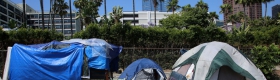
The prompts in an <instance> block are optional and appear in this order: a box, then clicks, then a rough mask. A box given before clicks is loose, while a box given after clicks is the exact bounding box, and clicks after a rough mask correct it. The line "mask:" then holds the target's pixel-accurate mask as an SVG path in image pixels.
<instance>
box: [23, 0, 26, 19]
mask: <svg viewBox="0 0 280 80" xmlns="http://www.w3.org/2000/svg"><path fill="white" fill-rule="evenodd" d="M22 3H23V4H22V6H23V18H22V21H23V24H26V20H25V19H26V17H25V16H26V11H25V0H22Z"/></svg>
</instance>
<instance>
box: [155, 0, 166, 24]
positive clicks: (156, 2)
mask: <svg viewBox="0 0 280 80" xmlns="http://www.w3.org/2000/svg"><path fill="white" fill-rule="evenodd" d="M159 1H160V2H163V1H164V0H159ZM153 5H154V15H155V26H157V18H156V11H157V6H158V1H157V0H153Z"/></svg>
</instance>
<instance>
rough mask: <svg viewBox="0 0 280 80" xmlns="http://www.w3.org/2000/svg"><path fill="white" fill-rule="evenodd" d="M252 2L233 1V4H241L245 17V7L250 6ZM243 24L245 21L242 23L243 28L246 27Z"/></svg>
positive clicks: (248, 0)
mask: <svg viewBox="0 0 280 80" xmlns="http://www.w3.org/2000/svg"><path fill="white" fill-rule="evenodd" d="M252 2H253V1H251V0H235V4H242V6H243V12H244V13H245V15H246V12H245V9H246V6H248V5H250V4H251V3H252ZM245 19H246V18H245ZM245 24H246V20H245V22H244V26H246V25H245Z"/></svg>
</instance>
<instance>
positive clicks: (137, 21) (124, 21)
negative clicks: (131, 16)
mask: <svg viewBox="0 0 280 80" xmlns="http://www.w3.org/2000/svg"><path fill="white" fill-rule="evenodd" d="M127 22H131V23H139V20H135V21H133V20H123V23H127Z"/></svg>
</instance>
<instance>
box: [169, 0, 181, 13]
mask: <svg viewBox="0 0 280 80" xmlns="http://www.w3.org/2000/svg"><path fill="white" fill-rule="evenodd" d="M178 2H179V1H178V0H171V1H170V2H169V3H168V5H167V10H168V11H170V10H172V13H173V14H174V11H176V10H178V9H180V8H181V7H180V6H179V5H178Z"/></svg>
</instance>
